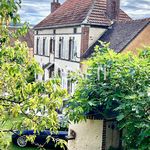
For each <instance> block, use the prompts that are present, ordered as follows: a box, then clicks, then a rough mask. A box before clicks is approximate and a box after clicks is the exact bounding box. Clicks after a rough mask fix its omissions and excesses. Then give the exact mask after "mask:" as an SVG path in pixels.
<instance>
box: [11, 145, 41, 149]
mask: <svg viewBox="0 0 150 150" xmlns="http://www.w3.org/2000/svg"><path fill="white" fill-rule="evenodd" d="M9 150H39V149H38V148H37V147H26V148H20V147H18V146H16V145H14V144H13V143H11V145H10V146H9Z"/></svg>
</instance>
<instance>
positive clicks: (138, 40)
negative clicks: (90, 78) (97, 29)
mask: <svg viewBox="0 0 150 150" xmlns="http://www.w3.org/2000/svg"><path fill="white" fill-rule="evenodd" d="M149 35H150V18H146V19H139V20H131V21H125V22H124V21H121V22H115V23H114V24H113V25H111V26H110V27H109V29H108V30H107V31H106V32H105V33H104V34H103V35H102V36H101V37H100V38H99V40H100V41H104V42H109V43H110V48H111V49H113V50H114V51H115V52H117V53H120V52H127V51H132V52H134V53H136V50H137V48H144V46H149V45H150V36H149ZM99 44H100V43H99V42H98V41H96V42H95V43H94V44H93V45H92V46H91V47H89V48H88V49H87V50H86V52H85V53H84V54H83V55H82V58H83V59H86V58H88V57H90V56H91V54H92V53H93V52H94V47H95V46H96V45H99Z"/></svg>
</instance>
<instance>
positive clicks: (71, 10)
mask: <svg viewBox="0 0 150 150" xmlns="http://www.w3.org/2000/svg"><path fill="white" fill-rule="evenodd" d="M119 20H131V18H130V17H129V16H128V15H127V14H126V13H125V12H123V11H122V10H120V15H119ZM82 23H85V24H86V23H87V24H95V25H102V26H109V25H110V24H111V20H110V19H108V17H107V16H106V0H66V2H64V4H62V5H61V7H59V8H58V9H57V10H56V11H54V12H53V13H51V14H50V15H48V16H47V17H46V18H45V19H44V20H42V21H41V22H40V23H39V24H37V25H36V26H35V29H38V28H48V27H54V26H66V25H74V24H82Z"/></svg>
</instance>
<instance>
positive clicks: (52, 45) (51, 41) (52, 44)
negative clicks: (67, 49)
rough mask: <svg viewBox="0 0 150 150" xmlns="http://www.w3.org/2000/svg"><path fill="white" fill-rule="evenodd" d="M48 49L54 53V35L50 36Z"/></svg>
mask: <svg viewBox="0 0 150 150" xmlns="http://www.w3.org/2000/svg"><path fill="white" fill-rule="evenodd" d="M49 51H50V54H54V53H55V38H54V37H51V38H50V41H49Z"/></svg>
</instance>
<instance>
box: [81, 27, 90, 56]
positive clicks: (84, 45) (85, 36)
mask: <svg viewBox="0 0 150 150" xmlns="http://www.w3.org/2000/svg"><path fill="white" fill-rule="evenodd" d="M81 32H82V34H81V54H83V53H84V52H85V51H86V50H87V49H88V46H89V44H88V43H89V27H82V29H81Z"/></svg>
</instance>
